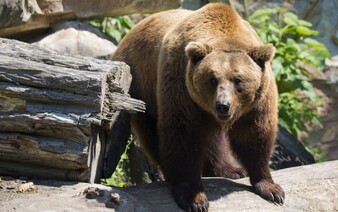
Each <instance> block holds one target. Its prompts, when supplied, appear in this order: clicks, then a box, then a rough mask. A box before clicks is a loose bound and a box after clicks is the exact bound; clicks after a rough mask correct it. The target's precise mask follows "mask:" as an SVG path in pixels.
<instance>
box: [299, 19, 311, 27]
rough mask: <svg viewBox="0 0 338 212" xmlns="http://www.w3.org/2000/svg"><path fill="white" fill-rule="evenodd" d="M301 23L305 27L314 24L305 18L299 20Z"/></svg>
mask: <svg viewBox="0 0 338 212" xmlns="http://www.w3.org/2000/svg"><path fill="white" fill-rule="evenodd" d="M298 23H299V25H301V26H305V27H311V26H312V24H311V23H310V22H307V21H304V20H299V22H298Z"/></svg>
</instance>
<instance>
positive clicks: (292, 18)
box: [284, 12, 298, 26]
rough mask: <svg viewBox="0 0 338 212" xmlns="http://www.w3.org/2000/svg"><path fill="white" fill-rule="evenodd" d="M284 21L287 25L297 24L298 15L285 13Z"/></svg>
mask: <svg viewBox="0 0 338 212" xmlns="http://www.w3.org/2000/svg"><path fill="white" fill-rule="evenodd" d="M284 22H285V23H286V24H288V25H292V26H298V17H297V16H296V15H295V14H293V13H290V12H287V13H285V15H284Z"/></svg>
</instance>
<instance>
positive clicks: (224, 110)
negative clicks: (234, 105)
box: [216, 102, 230, 115]
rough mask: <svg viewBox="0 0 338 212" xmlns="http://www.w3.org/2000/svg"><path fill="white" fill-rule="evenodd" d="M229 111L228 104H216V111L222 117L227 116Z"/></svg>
mask: <svg viewBox="0 0 338 212" xmlns="http://www.w3.org/2000/svg"><path fill="white" fill-rule="evenodd" d="M229 109H230V103H226V102H217V103H216V111H217V112H218V113H220V114H222V115H226V114H228V112H229Z"/></svg>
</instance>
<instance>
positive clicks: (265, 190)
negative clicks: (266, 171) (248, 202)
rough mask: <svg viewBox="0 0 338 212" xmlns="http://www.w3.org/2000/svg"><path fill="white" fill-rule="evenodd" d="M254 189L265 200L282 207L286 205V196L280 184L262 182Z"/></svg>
mask: <svg viewBox="0 0 338 212" xmlns="http://www.w3.org/2000/svg"><path fill="white" fill-rule="evenodd" d="M254 187H255V192H256V193H257V194H259V195H260V196H261V197H263V198H264V199H266V200H268V201H271V202H273V203H277V204H280V205H283V204H284V199H285V194H284V191H283V189H282V187H280V186H279V185H278V184H276V183H273V182H268V181H266V180H262V181H260V182H258V183H256V184H255V185H254Z"/></svg>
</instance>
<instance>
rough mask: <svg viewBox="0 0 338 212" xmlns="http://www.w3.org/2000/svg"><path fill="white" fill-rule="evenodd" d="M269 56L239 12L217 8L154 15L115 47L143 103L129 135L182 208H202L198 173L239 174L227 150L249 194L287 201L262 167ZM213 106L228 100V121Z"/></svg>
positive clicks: (271, 86)
mask: <svg viewBox="0 0 338 212" xmlns="http://www.w3.org/2000/svg"><path fill="white" fill-rule="evenodd" d="M273 54H274V48H273V47H272V46H271V45H263V44H262V42H261V41H260V39H259V38H258V36H257V34H256V33H255V31H254V30H253V29H252V27H251V26H250V25H249V24H248V23H247V22H246V21H244V20H242V19H241V18H240V16H239V15H238V14H237V13H236V11H235V10H233V9H231V8H229V7H228V6H226V5H224V4H219V3H217V4H209V5H207V6H205V7H203V8H201V9H200V10H197V11H194V12H192V11H188V10H171V11H166V12H161V13H157V14H154V15H151V16H150V17H148V18H146V19H145V20H143V21H142V22H141V23H139V24H138V25H137V26H135V28H134V29H133V30H131V31H130V33H129V34H128V35H127V36H126V37H125V38H124V39H123V40H122V42H121V43H120V44H119V47H118V49H117V51H116V53H115V55H114V56H113V60H120V61H124V62H126V63H127V64H128V65H129V66H130V67H131V72H132V76H133V80H132V84H131V88H130V94H131V96H132V97H134V98H138V99H141V100H143V101H145V102H146V104H147V112H146V113H145V114H137V115H133V116H132V128H133V131H134V133H135V134H136V136H137V137H138V138H139V140H140V141H141V143H142V146H143V148H144V149H145V151H146V152H147V154H148V155H149V156H150V157H151V158H152V159H153V160H154V161H155V162H157V163H159V164H160V166H161V169H162V171H163V173H164V176H165V178H166V180H167V181H169V182H170V183H171V185H172V192H173V195H174V198H175V200H176V201H177V203H178V205H179V206H180V207H181V208H183V209H186V210H193V211H198V210H200V211H204V210H207V207H208V201H207V198H206V196H205V194H204V192H203V187H202V185H201V175H202V172H204V173H205V174H208V175H211V176H226V177H236V176H237V177H238V176H242V175H243V174H244V171H243V170H242V169H240V168H237V167H235V166H233V164H232V159H231V151H230V148H229V146H230V147H231V149H232V150H233V152H234V154H235V155H236V157H237V158H238V159H239V161H240V163H241V164H242V165H243V166H244V168H245V169H246V171H247V173H248V175H249V176H250V181H251V183H252V185H253V186H254V188H255V191H256V192H257V193H258V194H259V195H261V196H262V197H263V198H266V199H268V200H270V201H273V202H277V203H283V199H284V192H283V190H282V188H281V187H280V186H279V185H277V184H275V183H274V182H273V180H272V178H271V175H270V172H269V168H268V161H269V157H270V153H271V150H272V148H273V146H274V142H275V139H276V133H277V88H276V84H275V81H274V78H273V74H272V71H271V67H270V61H271V59H272V57H273ZM219 103H222V105H224V104H223V103H230V107H229V110H228V113H227V114H226V115H224V114H220V112H219V111H220V110H219V109H217V107H216V105H218V104H219Z"/></svg>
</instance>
